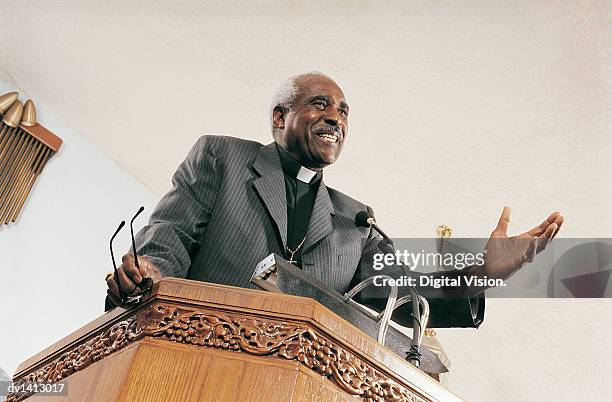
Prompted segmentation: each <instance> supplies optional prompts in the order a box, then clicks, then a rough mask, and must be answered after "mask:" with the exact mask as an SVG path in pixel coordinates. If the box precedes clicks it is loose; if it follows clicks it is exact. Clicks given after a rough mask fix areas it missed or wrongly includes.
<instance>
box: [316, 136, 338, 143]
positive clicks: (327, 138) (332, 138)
mask: <svg viewBox="0 0 612 402" xmlns="http://www.w3.org/2000/svg"><path fill="white" fill-rule="evenodd" d="M319 137H321V138H322V139H323V140H324V141H327V142H338V137H337V136H335V135H333V134H321V135H319Z"/></svg>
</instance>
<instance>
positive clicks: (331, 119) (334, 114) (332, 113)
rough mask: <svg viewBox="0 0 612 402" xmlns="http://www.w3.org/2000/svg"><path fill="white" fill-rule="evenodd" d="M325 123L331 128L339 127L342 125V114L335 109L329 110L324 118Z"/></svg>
mask: <svg viewBox="0 0 612 402" xmlns="http://www.w3.org/2000/svg"><path fill="white" fill-rule="evenodd" d="M323 120H325V123H327V124H329V125H330V126H334V127H338V125H339V123H340V113H339V112H338V111H337V110H335V109H333V108H332V109H328V110H327V113H326V115H325V116H324V117H323Z"/></svg>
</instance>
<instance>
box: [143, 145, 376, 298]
mask: <svg viewBox="0 0 612 402" xmlns="http://www.w3.org/2000/svg"><path fill="white" fill-rule="evenodd" d="M284 180H285V179H284V176H283V170H282V167H281V162H280V158H279V155H278V150H277V149H276V145H275V144H274V143H271V144H268V145H265V146H264V145H262V144H260V143H257V142H254V141H247V140H243V139H238V138H232V137H223V136H203V137H201V138H200V139H199V140H198V141H197V142H196V144H195V145H194V146H193V148H192V149H191V151H190V152H189V155H188V156H187V159H186V160H185V161H184V162H183V163H182V164H181V165H180V166H179V168H178V170H177V171H176V173H175V174H174V177H173V180H172V181H173V188H172V190H170V192H169V193H167V194H166V195H165V196H164V197H163V198H162V199H161V201H160V202H159V204H158V205H157V208H156V209H155V211H154V212H153V214H152V215H151V219H150V221H149V224H148V225H147V226H146V227H144V228H143V229H142V230H141V231H140V232H139V233H138V235H137V238H136V240H137V244H140V245H141V246H140V248H139V249H138V252H139V254H141V255H146V256H148V257H149V258H150V259H151V260H152V261H153V262H154V263H155V264H156V265H157V266H158V267H159V268H160V270H161V271H162V274H163V275H164V276H174V277H181V278H188V279H195V280H201V281H206V282H213V283H222V284H227V285H233V286H240V287H253V285H252V284H251V283H250V278H251V275H252V273H253V270H254V268H255V265H256V264H257V263H258V262H259V261H261V260H262V259H263V258H264V257H266V256H267V255H269V254H270V253H273V252H275V253H278V254H280V255H284V254H285V253H284V252H283V250H285V247H286V243H287V201H286V200H287V197H286V195H285V181H284ZM365 209H368V207H367V206H366V205H364V204H362V203H360V202H358V201H356V200H354V199H352V198H350V197H348V196H347V195H345V194H343V193H341V192H339V191H337V190H334V189H332V188H329V187H327V186H325V184H324V182H323V180H321V181H320V182H319V188H318V191H317V196H316V200H315V203H314V207H313V210H312V215H311V218H310V223H309V227H308V231H307V235H306V240H305V243H304V246H303V252H302V267H303V270H304V271H305V272H306V273H308V274H309V275H311V276H313V277H315V278H316V279H318V280H320V281H322V282H323V283H325V284H327V285H328V286H329V287H330V288H332V289H335V290H336V291H338V292H341V293H343V292H345V291H346V290H348V288H349V285H350V283H351V281H352V279H353V276H354V275H355V272H356V271H357V268H358V265H359V262H360V259H361V255H362V252H363V250H364V248H365V247H366V245H367V244H369V243H372V242H373V240H374V239H375V237H374V236H373V234H372V233H371V230H370V229H369V228H360V227H357V226H356V225H355V223H354V220H355V215H356V214H357V212H359V211H363V210H365ZM361 274H364V273H363V272H361Z"/></svg>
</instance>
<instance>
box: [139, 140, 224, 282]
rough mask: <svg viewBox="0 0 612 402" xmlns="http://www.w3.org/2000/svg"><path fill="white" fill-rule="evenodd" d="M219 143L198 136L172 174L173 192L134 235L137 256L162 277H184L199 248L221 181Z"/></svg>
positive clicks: (161, 202) (163, 198) (165, 196)
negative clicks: (148, 260)
mask: <svg viewBox="0 0 612 402" xmlns="http://www.w3.org/2000/svg"><path fill="white" fill-rule="evenodd" d="M219 141H220V139H219V137H214V136H202V137H200V139H199V140H198V141H197V142H196V143H195V145H194V146H193V147H192V149H191V151H190V152H189V154H188V155H187V158H186V159H185V160H184V161H183V163H181V164H180V165H179V167H178V169H177V170H176V172H175V173H174V176H173V178H172V184H173V187H172V189H171V190H170V191H169V192H168V193H167V194H166V195H164V196H163V197H162V199H161V200H160V201H159V203H158V204H157V207H156V208H155V210H154V211H153V213H152V214H151V218H150V219H149V223H148V224H147V225H146V226H145V227H144V228H143V229H142V230H140V232H138V234H137V235H136V244H137V250H138V254H139V255H144V256H147V257H148V258H149V259H150V260H151V261H152V262H153V263H154V264H155V265H157V266H158V267H159V269H160V271H161V273H162V275H163V276H173V277H179V278H184V277H186V275H187V272H188V270H189V267H190V266H191V262H192V260H193V258H194V257H195V255H196V254H197V253H198V250H199V248H200V246H201V241H202V236H203V234H204V232H205V230H206V226H207V225H208V222H209V221H210V217H211V214H212V209H213V205H214V203H215V199H216V196H217V194H218V190H219V186H220V182H221V174H220V168H219V163H218V159H217V155H218V154H217V152H216V150H217V148H218V146H219V144H218V142H219Z"/></svg>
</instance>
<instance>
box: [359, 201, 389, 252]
mask: <svg viewBox="0 0 612 402" xmlns="http://www.w3.org/2000/svg"><path fill="white" fill-rule="evenodd" d="M355 225H357V226H361V227H365V228H369V227H371V228H372V229H374V230H376V231H377V232H378V233H379V234H380V235H381V236H382V237H383V240H381V241H379V242H378V249H379V250H380V251H382V252H383V253H386V254H393V253H395V246H394V245H393V240H391V239H390V238H389V236H387V234H386V233H385V232H383V230H382V229H381V228H379V227H378V225H377V224H376V220H375V219H374V217H373V216H372V215H371V214H370V213H369V212H368V211H360V212H358V213H357V215H356V216H355Z"/></svg>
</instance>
